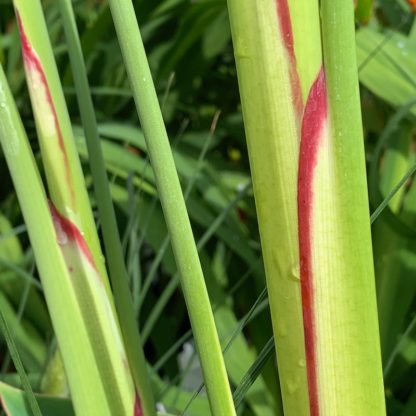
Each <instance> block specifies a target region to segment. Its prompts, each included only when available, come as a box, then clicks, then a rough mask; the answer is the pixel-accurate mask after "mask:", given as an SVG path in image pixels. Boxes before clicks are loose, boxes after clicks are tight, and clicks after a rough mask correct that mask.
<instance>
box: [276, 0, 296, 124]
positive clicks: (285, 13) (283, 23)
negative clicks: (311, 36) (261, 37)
mask: <svg viewBox="0 0 416 416" xmlns="http://www.w3.org/2000/svg"><path fill="white" fill-rule="evenodd" d="M275 1H276V10H277V16H278V19H279V26H280V33H281V35H282V38H283V43H284V45H285V47H286V50H287V53H288V56H289V61H290V85H291V88H292V96H293V103H294V105H295V108H296V111H297V114H298V116H299V117H301V116H302V113H303V99H302V91H301V86H300V79H299V74H298V70H297V67H296V55H295V48H294V38H293V30H292V21H291V17H290V9H289V4H288V2H287V0H275Z"/></svg>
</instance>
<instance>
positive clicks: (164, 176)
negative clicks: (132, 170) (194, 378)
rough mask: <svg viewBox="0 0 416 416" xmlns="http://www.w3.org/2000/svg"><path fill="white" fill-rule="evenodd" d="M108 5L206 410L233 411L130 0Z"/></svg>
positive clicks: (191, 237)
mask: <svg viewBox="0 0 416 416" xmlns="http://www.w3.org/2000/svg"><path fill="white" fill-rule="evenodd" d="M110 7H111V12H112V15H113V19H114V23H115V27H116V30H117V34H118V37H119V41H120V45H121V48H122V52H123V57H124V61H125V63H126V67H127V72H128V74H129V78H130V83H131V87H132V89H133V94H134V98H135V102H136V106H137V110H138V113H139V118H140V122H141V125H142V128H143V132H144V134H145V138H146V144H147V148H148V152H149V157H150V160H151V163H152V166H153V169H154V172H155V177H156V182H157V186H158V191H159V196H160V200H161V203H162V207H163V211H164V215H165V218H166V223H167V226H168V230H169V233H170V236H171V242H172V248H173V251H174V254H175V259H176V262H177V265H178V270H179V273H180V276H181V283H182V290H183V293H184V296H185V301H186V304H187V308H188V311H189V317H190V320H191V325H192V329H193V332H194V337H195V341H196V345H197V349H198V353H199V357H200V360H201V366H202V371H203V375H204V379H205V385H206V387H207V393H208V399H209V402H210V406H211V411H212V413H213V414H214V415H224V416H228V415H234V414H235V410H234V405H233V401H232V396H231V392H230V387H229V382H228V378H227V372H226V369H225V365H224V360H223V356H222V353H221V347H220V343H219V340H218V334H217V331H216V328H215V323H214V318H213V314H212V309H211V305H210V302H209V298H208V293H207V289H206V286H205V282H204V276H203V273H202V268H201V264H200V261H199V257H198V253H197V249H196V245H195V240H194V237H193V233H192V228H191V224H190V221H189V217H188V214H187V211H186V205H185V201H184V198H183V194H182V190H181V186H180V182H179V178H178V174H177V172H176V168H175V164H174V161H173V157H172V151H171V148H170V145H169V140H168V136H167V133H166V129H165V125H164V122H163V118H162V114H161V111H160V106H159V102H158V99H157V95H156V91H155V88H154V85H153V81H152V75H151V72H150V68H149V65H148V62H147V58H146V53H145V50H144V46H143V42H142V39H141V35H140V31H139V27H138V24H137V19H136V15H135V12H134V8H133V5H132V2H131V0H110Z"/></svg>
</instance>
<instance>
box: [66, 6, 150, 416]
mask: <svg viewBox="0 0 416 416" xmlns="http://www.w3.org/2000/svg"><path fill="white" fill-rule="evenodd" d="M59 6H60V10H61V14H62V18H63V23H64V29H65V36H66V39H67V42H68V52H69V55H70V60H71V65H72V70H73V77H74V82H75V87H76V92H77V98H78V105H79V107H80V113H81V119H82V123H83V126H84V131H85V138H86V142H87V147H88V155H89V163H90V168H91V173H92V176H93V180H94V189H95V193H96V200H97V206H98V211H99V215H100V220H101V226H102V230H103V238H104V246H105V253H106V258H107V264H108V269H109V275H110V279H111V284H112V288H113V293H114V302H115V307H116V310H117V313H118V316H119V321H120V326H121V332H122V336H123V339H124V344H125V348H126V353H127V358H128V361H129V363H130V368H131V371H132V375H133V379H134V382H135V385H136V388H137V390H138V392H139V396H140V400H141V403H142V408H143V411H144V414H145V415H146V416H147V415H149V416H152V415H155V414H156V408H155V403H154V399H153V393H152V389H151V386H150V383H149V377H148V374H147V368H146V360H145V356H144V352H143V348H142V343H141V339H140V335H139V331H138V328H137V322H136V319H135V312H134V307H133V302H132V298H131V293H130V290H129V287H128V275H127V270H126V266H125V263H124V259H123V251H122V247H121V242H120V234H119V231H118V227H117V222H116V217H115V212H114V206H113V203H112V199H111V195H110V191H109V184H108V178H107V174H106V169H105V163H104V158H103V153H102V149H101V146H100V140H99V135H98V129H97V121H96V117H95V113H94V106H93V102H92V98H91V93H90V89H89V83H88V78H87V71H86V68H85V62H84V59H83V55H82V49H81V44H80V41H79V37H78V31H77V27H76V22H75V17H74V12H73V9H72V4H71V1H70V0H59Z"/></svg>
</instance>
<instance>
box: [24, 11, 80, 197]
mask: <svg viewBox="0 0 416 416" xmlns="http://www.w3.org/2000/svg"><path fill="white" fill-rule="evenodd" d="M16 16H17V24H18V26H19V33H20V41H21V43H22V51H23V60H24V63H25V66H26V68H27V71H28V72H29V73H31V72H32V71H33V72H36V74H37V75H38V77H39V79H40V81H41V84H42V87H43V90H44V93H45V96H46V100H47V103H48V105H49V111H50V112H51V113H52V116H53V120H54V125H55V129H56V132H57V135H58V143H59V148H60V149H61V152H62V156H63V158H64V167H65V176H66V178H67V186H68V187H69V189H70V192H71V197H72V201H73V202H74V201H75V192H74V189H73V187H72V181H71V180H70V178H71V171H70V167H69V160H68V155H67V153H66V149H65V143H64V139H63V135H62V131H61V127H60V125H59V121H58V116H57V114H56V109H55V105H54V103H53V99H52V94H51V91H50V89H49V84H48V80H47V79H46V75H45V71H44V70H43V66H42V64H41V62H40V61H39V57H38V56H37V54H36V52H35V50H34V49H33V47H32V45H31V44H30V42H29V39H28V37H27V35H26V32H25V29H24V26H23V22H22V19H21V17H20V14H19V12H18V11H17V10H16ZM39 110H40V111H42V109H39Z"/></svg>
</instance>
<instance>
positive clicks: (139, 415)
mask: <svg viewBox="0 0 416 416" xmlns="http://www.w3.org/2000/svg"><path fill="white" fill-rule="evenodd" d="M134 416H143V411H142V405H141V403H140V397H139V395H138V394H136V401H135V403H134Z"/></svg>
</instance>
